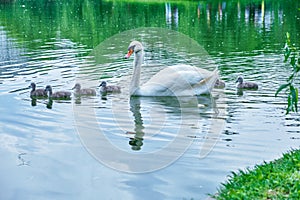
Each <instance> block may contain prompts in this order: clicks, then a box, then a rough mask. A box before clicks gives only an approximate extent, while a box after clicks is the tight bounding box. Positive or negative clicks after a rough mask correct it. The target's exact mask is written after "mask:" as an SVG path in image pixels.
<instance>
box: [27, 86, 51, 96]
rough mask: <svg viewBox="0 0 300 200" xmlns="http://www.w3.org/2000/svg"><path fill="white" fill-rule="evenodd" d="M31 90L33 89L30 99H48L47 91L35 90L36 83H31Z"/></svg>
mask: <svg viewBox="0 0 300 200" xmlns="http://www.w3.org/2000/svg"><path fill="white" fill-rule="evenodd" d="M29 88H31V91H30V97H47V92H46V91H45V89H35V88H36V85H35V83H31V84H30V86H29Z"/></svg>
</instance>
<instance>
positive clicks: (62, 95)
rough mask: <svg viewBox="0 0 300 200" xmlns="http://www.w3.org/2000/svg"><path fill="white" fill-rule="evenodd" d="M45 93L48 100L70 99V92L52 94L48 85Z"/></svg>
mask: <svg viewBox="0 0 300 200" xmlns="http://www.w3.org/2000/svg"><path fill="white" fill-rule="evenodd" d="M45 92H46V93H49V95H48V96H49V98H52V99H70V98H71V92H67V91H58V92H54V93H53V92H52V87H51V86H50V85H47V86H46V89H45Z"/></svg>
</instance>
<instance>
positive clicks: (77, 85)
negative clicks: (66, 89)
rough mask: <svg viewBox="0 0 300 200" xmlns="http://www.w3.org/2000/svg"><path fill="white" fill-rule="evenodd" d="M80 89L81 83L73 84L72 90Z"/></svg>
mask: <svg viewBox="0 0 300 200" xmlns="http://www.w3.org/2000/svg"><path fill="white" fill-rule="evenodd" d="M74 89H76V90H80V89H81V85H80V84H79V83H76V84H75V86H74V87H73V88H72V90H74Z"/></svg>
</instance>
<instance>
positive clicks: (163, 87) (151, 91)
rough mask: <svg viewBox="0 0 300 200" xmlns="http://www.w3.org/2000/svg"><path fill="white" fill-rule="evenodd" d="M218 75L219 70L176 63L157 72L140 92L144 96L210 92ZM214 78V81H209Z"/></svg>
mask: <svg viewBox="0 0 300 200" xmlns="http://www.w3.org/2000/svg"><path fill="white" fill-rule="evenodd" d="M215 76H216V77H215ZM217 76H218V75H217V72H216V73H214V72H210V71H207V70H205V69H201V68H197V67H194V66H190V65H174V66H170V67H167V68H165V69H163V70H161V71H159V72H158V73H157V74H155V75H154V76H153V77H152V78H151V79H150V80H149V81H148V82H147V83H145V84H144V85H143V86H142V87H141V88H140V90H139V93H140V95H142V96H177V95H180V96H184V95H195V94H196V95H197V94H202V93H206V92H209V90H210V89H211V86H210V85H211V84H214V82H215V80H216V79H217ZM212 78H213V79H214V80H213V81H208V80H210V79H212ZM212 82H213V83H212ZM207 84H209V85H207Z"/></svg>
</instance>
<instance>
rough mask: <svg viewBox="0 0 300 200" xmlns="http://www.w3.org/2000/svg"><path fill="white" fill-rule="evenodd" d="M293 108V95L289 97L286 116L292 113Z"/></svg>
mask: <svg viewBox="0 0 300 200" xmlns="http://www.w3.org/2000/svg"><path fill="white" fill-rule="evenodd" d="M291 106H292V98H291V94H289V95H288V106H287V108H286V114H289V112H290V111H291Z"/></svg>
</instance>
